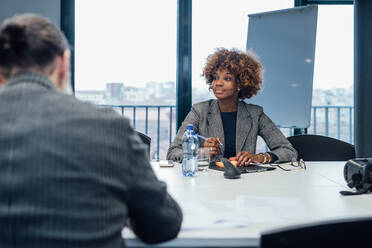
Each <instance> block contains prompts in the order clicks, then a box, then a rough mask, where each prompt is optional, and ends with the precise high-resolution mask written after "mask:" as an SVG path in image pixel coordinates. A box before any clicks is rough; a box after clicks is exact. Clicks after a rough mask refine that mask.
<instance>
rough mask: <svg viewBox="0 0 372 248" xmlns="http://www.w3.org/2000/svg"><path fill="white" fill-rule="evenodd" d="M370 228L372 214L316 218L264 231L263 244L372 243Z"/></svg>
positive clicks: (282, 247)
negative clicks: (371, 215) (322, 219)
mask: <svg viewBox="0 0 372 248" xmlns="http://www.w3.org/2000/svg"><path fill="white" fill-rule="evenodd" d="M371 230H372V217H368V218H353V219H342V220H333V221H324V222H317V223H312V224H305V225H299V226H291V227H287V228H282V229H277V230H272V231H267V232H263V233H262V234H261V245H260V247H261V248H274V247H275V248H298V247H301V248H303V247H305V248H307V247H337V248H340V247H348V248H350V247H371V246H372V242H371V238H370V236H371ZM368 244H369V245H368Z"/></svg>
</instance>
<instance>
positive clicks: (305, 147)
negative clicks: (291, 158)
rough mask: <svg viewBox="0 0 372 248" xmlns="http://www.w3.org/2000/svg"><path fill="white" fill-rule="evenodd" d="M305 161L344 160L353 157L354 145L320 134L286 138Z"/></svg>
mask: <svg viewBox="0 0 372 248" xmlns="http://www.w3.org/2000/svg"><path fill="white" fill-rule="evenodd" d="M287 139H288V141H289V142H290V143H291V144H292V146H293V147H294V148H295V149H296V150H297V152H298V158H302V159H303V160H305V161H346V160H349V159H353V158H355V147H354V146H353V145H352V144H349V143H346V142H344V141H342V140H338V139H334V138H331V137H327V136H321V135H310V134H305V135H296V136H291V137H288V138H287Z"/></svg>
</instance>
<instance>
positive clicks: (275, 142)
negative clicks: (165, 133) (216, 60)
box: [167, 100, 297, 162]
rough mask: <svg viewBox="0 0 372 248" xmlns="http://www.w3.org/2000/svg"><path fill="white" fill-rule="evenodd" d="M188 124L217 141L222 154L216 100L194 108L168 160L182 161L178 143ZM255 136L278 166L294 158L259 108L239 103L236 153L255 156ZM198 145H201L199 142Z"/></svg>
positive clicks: (199, 132)
mask: <svg viewBox="0 0 372 248" xmlns="http://www.w3.org/2000/svg"><path fill="white" fill-rule="evenodd" d="M187 124H192V125H193V126H194V131H195V132H196V133H198V134H200V135H202V136H204V137H216V138H220V139H221V142H222V144H223V145H222V146H220V147H219V149H220V152H219V153H220V154H224V152H225V151H224V149H225V137H224V132H223V126H222V119H221V112H220V109H219V106H218V102H217V100H209V101H205V102H200V103H197V104H195V105H193V107H192V108H191V111H190V112H189V114H188V115H187V116H186V118H185V120H184V121H183V123H182V126H181V127H180V129H179V130H178V132H177V135H176V137H175V139H174V140H173V143H172V145H171V146H170V148H169V149H168V153H167V159H170V160H174V161H182V145H181V140H182V135H183V133H184V132H185V130H186V125H187ZM258 135H259V136H261V137H262V138H263V139H264V141H265V142H266V144H267V145H268V147H269V148H270V152H272V153H274V154H275V155H276V156H277V157H278V161H277V162H285V161H291V159H292V158H297V152H296V150H295V149H294V148H293V147H292V145H291V144H290V143H289V142H288V140H287V139H286V138H285V137H284V135H283V134H282V132H281V131H280V130H279V129H278V128H277V127H276V126H275V124H274V122H272V121H271V120H270V118H269V117H267V115H265V113H264V112H263V109H262V107H260V106H257V105H253V104H247V103H245V102H243V101H239V102H238V113H237V120H236V147H235V149H236V153H238V152H240V151H248V152H251V153H255V152H256V143H257V136H258ZM199 141H200V142H202V141H201V140H200V139H199ZM201 145H203V144H202V143H201Z"/></svg>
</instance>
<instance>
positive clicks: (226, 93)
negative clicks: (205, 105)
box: [212, 69, 239, 101]
mask: <svg viewBox="0 0 372 248" xmlns="http://www.w3.org/2000/svg"><path fill="white" fill-rule="evenodd" d="M212 90H213V93H214V95H215V96H216V98H217V99H218V100H228V99H231V100H232V101H236V100H237V99H238V93H239V91H238V88H237V85H236V82H235V77H234V75H232V74H230V72H229V71H228V70H226V69H222V70H217V72H216V75H215V78H214V79H213V81H212Z"/></svg>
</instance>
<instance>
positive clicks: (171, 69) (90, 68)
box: [74, 0, 353, 90]
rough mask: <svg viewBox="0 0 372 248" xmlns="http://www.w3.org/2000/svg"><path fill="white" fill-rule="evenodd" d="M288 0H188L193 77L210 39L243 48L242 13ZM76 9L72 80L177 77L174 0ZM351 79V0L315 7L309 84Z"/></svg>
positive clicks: (82, 4) (88, 4)
mask: <svg viewBox="0 0 372 248" xmlns="http://www.w3.org/2000/svg"><path fill="white" fill-rule="evenodd" d="M293 2H294V1H293V0H196V1H195V0H194V1H193V16H192V22H193V29H192V32H193V33H192V49H193V54H192V83H193V87H197V88H206V85H205V82H204V79H203V78H201V76H200V75H201V73H202V69H203V66H204V64H205V59H206V57H207V56H208V55H209V54H211V53H213V51H214V49H215V48H217V47H226V48H233V47H234V48H238V49H240V50H245V48H246V47H245V46H246V39H247V31H248V14H253V13H257V12H264V11H270V10H276V9H284V8H291V7H293ZM75 11H76V16H75V22H76V26H75V33H76V34H75V39H76V40H75V48H74V50H75V86H76V89H77V90H103V89H105V84H106V83H108V82H122V83H124V84H125V85H127V86H137V87H144V86H145V84H146V83H147V82H167V81H176V55H177V51H176V43H177V1H176V0H161V1H153V0H136V1H129V0H105V1H101V0H79V1H76V7H75ZM352 84H353V6H352V5H342V6H340V5H337V6H336V5H328V6H325V5H321V6H319V11H318V27H317V43H316V53H315V66H314V88H323V89H327V88H334V87H338V88H348V87H351V86H352Z"/></svg>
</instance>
